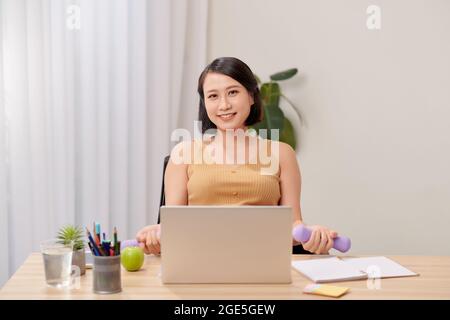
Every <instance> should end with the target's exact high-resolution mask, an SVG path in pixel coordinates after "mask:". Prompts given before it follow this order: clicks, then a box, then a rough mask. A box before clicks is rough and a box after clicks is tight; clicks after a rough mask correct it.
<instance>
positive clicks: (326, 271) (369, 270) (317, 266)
mask: <svg viewBox="0 0 450 320" xmlns="http://www.w3.org/2000/svg"><path fill="white" fill-rule="evenodd" d="M292 267H293V268H294V269H295V270H297V271H299V272H300V273H302V274H303V275H305V276H306V277H308V278H309V279H311V280H312V281H314V282H316V283H324V282H338V281H350V280H363V279H368V278H392V277H408V276H416V275H418V274H417V273H415V272H413V271H411V270H409V269H407V268H405V267H403V266H401V265H400V264H398V263H397V262H395V261H392V260H391V259H388V258H386V257H368V258H338V257H330V258H322V259H312V260H302V261H292Z"/></svg>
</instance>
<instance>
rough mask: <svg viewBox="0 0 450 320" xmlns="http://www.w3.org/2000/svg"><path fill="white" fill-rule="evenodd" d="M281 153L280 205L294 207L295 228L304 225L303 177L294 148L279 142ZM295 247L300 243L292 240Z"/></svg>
mask: <svg viewBox="0 0 450 320" xmlns="http://www.w3.org/2000/svg"><path fill="white" fill-rule="evenodd" d="M279 152H280V189H281V200H280V205H285V206H290V207H292V212H293V215H294V221H293V227H295V226H296V225H298V224H300V223H303V219H302V213H301V208H300V194H301V183H302V177H301V173H300V168H299V166H298V162H297V156H296V154H295V151H294V150H293V149H292V147H291V146H290V145H288V144H286V143H283V142H279ZM292 242H293V245H298V244H300V242H297V241H295V240H294V239H292Z"/></svg>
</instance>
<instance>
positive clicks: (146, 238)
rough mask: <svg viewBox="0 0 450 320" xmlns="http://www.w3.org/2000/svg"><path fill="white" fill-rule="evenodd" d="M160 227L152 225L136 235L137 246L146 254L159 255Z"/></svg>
mask: <svg viewBox="0 0 450 320" xmlns="http://www.w3.org/2000/svg"><path fill="white" fill-rule="evenodd" d="M160 239H161V225H159V224H153V225H150V226H146V227H144V228H142V229H141V230H140V231H139V232H138V233H137V234H136V240H137V241H138V242H139V246H140V247H141V248H142V249H143V250H144V252H145V253H146V254H161V242H160Z"/></svg>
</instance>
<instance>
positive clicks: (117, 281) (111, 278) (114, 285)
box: [92, 255, 122, 294]
mask: <svg viewBox="0 0 450 320" xmlns="http://www.w3.org/2000/svg"><path fill="white" fill-rule="evenodd" d="M93 258H94V263H93V264H92V273H93V282H94V285H93V290H94V293H99V294H111V293H118V292H121V291H122V280H121V277H120V272H121V268H120V255H119V256H109V257H108V256H107V257H105V256H93Z"/></svg>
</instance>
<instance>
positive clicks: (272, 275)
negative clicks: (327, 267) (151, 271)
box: [161, 206, 293, 284]
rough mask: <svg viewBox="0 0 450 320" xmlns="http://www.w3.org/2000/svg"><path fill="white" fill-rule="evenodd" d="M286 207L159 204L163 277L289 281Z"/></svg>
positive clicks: (289, 216) (289, 226)
mask: <svg viewBox="0 0 450 320" xmlns="http://www.w3.org/2000/svg"><path fill="white" fill-rule="evenodd" d="M292 222H293V216H292V209H291V207H287V206H163V207H161V278H162V282H163V283H166V284H169V283H291V255H292Z"/></svg>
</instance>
